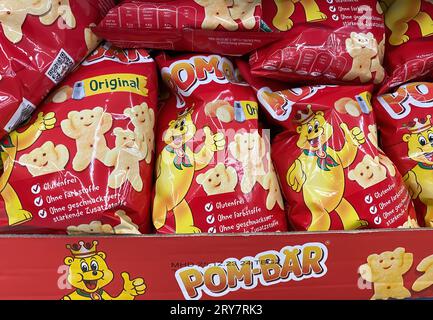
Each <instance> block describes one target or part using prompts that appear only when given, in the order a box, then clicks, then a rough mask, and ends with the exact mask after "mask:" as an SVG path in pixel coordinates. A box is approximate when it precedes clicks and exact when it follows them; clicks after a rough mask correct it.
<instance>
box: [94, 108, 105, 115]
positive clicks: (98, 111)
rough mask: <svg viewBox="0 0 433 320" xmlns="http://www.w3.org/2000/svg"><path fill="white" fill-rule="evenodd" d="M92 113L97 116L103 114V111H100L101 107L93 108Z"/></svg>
mask: <svg viewBox="0 0 433 320" xmlns="http://www.w3.org/2000/svg"><path fill="white" fill-rule="evenodd" d="M93 111H94V112H96V113H97V114H102V113H103V112H104V109H102V107H96V108H93Z"/></svg>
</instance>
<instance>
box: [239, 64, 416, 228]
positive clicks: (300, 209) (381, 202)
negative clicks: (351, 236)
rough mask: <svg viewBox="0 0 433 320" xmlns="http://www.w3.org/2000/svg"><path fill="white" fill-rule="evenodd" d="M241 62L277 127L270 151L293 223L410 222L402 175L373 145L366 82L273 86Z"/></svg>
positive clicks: (383, 225) (320, 225) (342, 225)
mask: <svg viewBox="0 0 433 320" xmlns="http://www.w3.org/2000/svg"><path fill="white" fill-rule="evenodd" d="M240 70H241V74H242V76H243V77H244V78H245V79H246V80H247V81H248V82H250V83H251V84H252V85H253V87H254V88H255V89H256V90H257V94H258V97H259V101H260V103H261V104H262V105H263V106H264V107H265V108H264V109H265V110H266V111H267V112H268V113H269V114H270V115H271V117H272V118H273V119H274V122H275V123H276V124H278V125H280V126H281V127H283V128H284V131H283V132H282V133H280V134H278V135H277V136H276V137H275V139H274V140H273V142H272V159H273V160H274V164H275V169H276V171H277V173H278V175H279V177H280V181H281V188H282V191H283V194H284V196H285V198H286V200H287V201H288V207H289V212H288V215H289V221H290V222H291V224H292V225H293V227H294V228H295V229H296V230H308V231H324V230H330V229H344V230H350V229H359V228H372V229H374V228H397V227H409V226H412V225H413V224H414V219H412V218H409V217H414V216H415V212H414V209H413V205H412V202H411V199H410V195H409V192H408V190H407V189H406V187H405V185H404V183H403V180H402V177H401V176H400V174H399V173H398V171H397V170H396V168H395V166H394V164H393V163H392V162H391V160H389V158H388V157H387V156H386V155H385V154H384V153H383V152H382V151H381V150H380V149H379V148H378V145H377V130H376V125H375V120H374V115H373V112H372V107H371V104H370V98H371V94H370V90H371V86H346V87H341V86H315V87H302V88H291V89H288V90H283V91H273V90H272V85H271V84H269V86H270V87H269V86H267V87H262V84H263V82H262V83H260V82H257V81H256V80H255V78H254V77H252V76H251V75H250V74H248V72H245V68H243V67H242V68H240ZM262 81H263V80H262Z"/></svg>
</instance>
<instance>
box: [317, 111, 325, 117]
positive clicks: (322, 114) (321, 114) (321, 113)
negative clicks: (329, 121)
mask: <svg viewBox="0 0 433 320" xmlns="http://www.w3.org/2000/svg"><path fill="white" fill-rule="evenodd" d="M316 115H318V116H322V117H324V116H325V114H324V113H323V111H317V112H316Z"/></svg>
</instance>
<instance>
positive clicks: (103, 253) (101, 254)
mask: <svg viewBox="0 0 433 320" xmlns="http://www.w3.org/2000/svg"><path fill="white" fill-rule="evenodd" d="M97 255H98V256H100V257H101V258H102V259H104V260H105V257H106V256H107V255H106V254H105V252H102V251H99V252H98V253H97Z"/></svg>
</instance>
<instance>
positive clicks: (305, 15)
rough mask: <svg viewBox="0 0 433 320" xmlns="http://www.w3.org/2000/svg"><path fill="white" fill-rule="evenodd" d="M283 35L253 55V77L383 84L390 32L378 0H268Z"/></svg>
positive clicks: (269, 20) (269, 17) (270, 18)
mask: <svg viewBox="0 0 433 320" xmlns="http://www.w3.org/2000/svg"><path fill="white" fill-rule="evenodd" d="M263 12H264V17H263V19H264V21H265V23H266V24H267V25H268V26H270V27H271V28H272V29H273V31H275V32H283V34H284V37H283V38H282V39H281V40H280V41H278V42H275V43H273V44H271V45H269V46H267V47H265V48H262V49H260V50H258V51H257V52H256V53H254V54H252V55H251V57H250V65H251V69H252V73H253V74H254V75H258V76H263V77H269V78H275V79H279V80H283V81H290V82H297V83H299V82H309V83H311V82H314V83H320V84H323V83H348V82H350V83H355V84H359V83H381V82H382V81H383V79H384V77H385V70H384V68H383V66H382V62H383V55H384V47H385V35H384V33H385V30H384V27H383V18H382V16H381V14H379V13H378V12H377V10H376V0H354V1H338V2H336V1H331V3H330V2H329V1H315V0H311V1H294V0H270V1H264V2H263Z"/></svg>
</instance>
